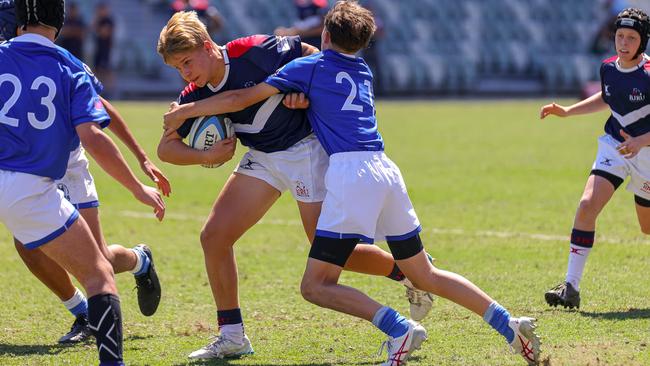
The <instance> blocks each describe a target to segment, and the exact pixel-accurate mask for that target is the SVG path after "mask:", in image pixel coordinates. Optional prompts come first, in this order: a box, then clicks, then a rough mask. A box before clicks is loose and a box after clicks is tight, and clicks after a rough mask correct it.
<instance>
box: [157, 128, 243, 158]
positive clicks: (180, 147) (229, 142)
mask: <svg viewBox="0 0 650 366" xmlns="http://www.w3.org/2000/svg"><path fill="white" fill-rule="evenodd" d="M236 146H237V139H236V138H235V137H234V136H233V137H229V138H227V139H223V140H220V141H217V142H215V143H214V145H213V146H212V147H211V148H210V149H208V150H205V151H202V150H196V149H193V148H191V147H189V146H187V145H185V143H183V141H182V138H181V136H180V135H179V134H178V133H177V132H176V131H173V133H171V134H163V136H162V138H161V139H160V143H158V158H160V160H162V161H164V162H166V163H170V164H174V165H198V164H203V165H212V164H222V163H225V162H226V161H228V160H230V159H232V157H233V155H234V154H235V148H236Z"/></svg>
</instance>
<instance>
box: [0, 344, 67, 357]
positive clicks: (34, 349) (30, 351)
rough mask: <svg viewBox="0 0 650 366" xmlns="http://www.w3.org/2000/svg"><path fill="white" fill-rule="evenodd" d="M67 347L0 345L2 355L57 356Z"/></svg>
mask: <svg viewBox="0 0 650 366" xmlns="http://www.w3.org/2000/svg"><path fill="white" fill-rule="evenodd" d="M65 348H66V347H65V346H60V345H51V344H7V343H0V355H16V356H21V355H56V354H59V353H61V351H63V350H64V349H65Z"/></svg>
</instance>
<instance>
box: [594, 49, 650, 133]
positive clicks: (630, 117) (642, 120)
mask: <svg viewBox="0 0 650 366" xmlns="http://www.w3.org/2000/svg"><path fill="white" fill-rule="evenodd" d="M616 60H617V58H616V57H612V58H609V59H607V60H605V61H603V64H602V65H601V67H600V81H601V89H602V96H603V100H604V101H605V103H607V104H608V105H609V107H610V109H611V112H612V114H611V115H610V117H609V118H608V119H607V122H606V123H605V132H606V133H608V134H609V135H611V136H612V137H614V138H615V139H617V140H618V141H624V139H623V137H622V136H621V134H620V130H621V129H622V130H624V131H625V132H626V133H628V134H629V135H631V136H640V135H643V134H645V133H648V132H650V99H649V98H650V62H648V60H647V59H644V61H642V62H641V63H640V64H639V65H637V66H636V67H634V68H631V69H621V68H620V67H619V66H618V65H617V62H616Z"/></svg>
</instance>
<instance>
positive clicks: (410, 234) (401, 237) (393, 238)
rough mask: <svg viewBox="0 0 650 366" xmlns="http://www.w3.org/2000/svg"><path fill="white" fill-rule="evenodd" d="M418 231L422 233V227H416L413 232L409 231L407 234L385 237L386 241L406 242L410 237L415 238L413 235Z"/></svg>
mask: <svg viewBox="0 0 650 366" xmlns="http://www.w3.org/2000/svg"><path fill="white" fill-rule="evenodd" d="M420 231H422V225H418V227H416V228H415V230H413V231H409V232H408V233H406V234H404V235H395V236H392V235H391V236H388V235H387V236H386V241H402V240H406V239H408V238H411V237H413V236H415V234H417V233H419V232H420Z"/></svg>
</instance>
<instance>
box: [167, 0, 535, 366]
mask: <svg viewBox="0 0 650 366" xmlns="http://www.w3.org/2000/svg"><path fill="white" fill-rule="evenodd" d="M374 31H375V24H374V19H373V16H372V13H371V12H370V11H368V10H367V9H364V8H362V7H361V6H360V5H359V4H358V3H357V2H355V1H339V2H337V3H336V5H334V7H333V8H332V9H331V10H330V11H329V12H328V14H327V16H326V17H325V29H324V30H323V34H322V39H323V42H322V49H323V51H322V52H321V53H317V54H314V55H311V56H307V57H303V58H299V59H296V60H293V61H291V62H289V63H288V64H286V65H284V66H283V67H282V68H280V69H279V70H278V71H277V72H276V73H275V74H274V75H272V76H270V77H268V78H266V80H265V81H264V82H261V83H258V84H257V85H255V86H253V87H250V88H246V89H240V90H233V91H229V92H224V93H221V94H219V95H215V96H212V97H210V98H207V99H204V100H200V101H197V102H195V103H192V104H188V105H183V106H178V107H174V108H172V110H171V111H170V112H169V113H168V114H167V115H166V116H165V118H166V120H170V121H174V122H175V123H179V122H182V121H184V120H185V119H187V118H191V117H196V116H201V115H208V114H220V113H228V112H235V111H238V110H240V109H243V108H245V107H247V106H249V105H253V104H255V103H259V102H260V101H261V100H264V99H266V98H269V97H272V96H274V95H276V94H279V93H287V92H300V93H304V94H305V95H306V96H307V97H308V98H309V101H310V107H309V109H307V116H308V118H309V121H310V123H311V125H312V127H313V129H314V133H315V135H316V136H317V137H318V139H319V140H320V142H321V145H322V146H323V148H324V149H325V151H326V152H327V155H328V156H329V167H328V168H327V174H326V176H325V186H326V190H327V195H326V196H325V200H324V202H323V207H322V210H321V212H320V216H319V218H318V224H317V227H316V236H315V238H314V240H313V243H312V247H311V250H310V252H309V259H308V262H307V268H306V270H305V273H304V275H303V279H302V283H301V292H302V295H303V297H304V298H305V299H306V300H307V301H309V302H311V303H314V304H316V305H319V306H321V307H325V308H329V309H332V310H336V311H339V312H343V313H346V314H349V315H353V316H356V317H359V318H362V319H365V320H368V321H370V322H372V324H373V325H375V326H376V327H377V328H378V329H379V330H381V331H382V332H384V333H385V334H386V335H387V336H388V344H389V347H388V358H387V360H386V362H385V363H384V365H387V366H401V365H404V364H405V363H406V361H407V359H408V357H409V356H410V354H411V353H412V352H413V351H414V350H416V349H417V348H418V347H419V346H420V344H421V343H422V341H424V339H426V331H425V330H424V328H422V327H421V326H419V325H417V324H415V323H414V322H412V321H409V320H408V319H406V318H405V317H404V316H402V315H400V314H399V313H398V312H397V311H395V310H394V309H392V308H390V307H388V306H383V305H382V304H379V303H378V302H376V301H375V300H373V299H371V298H370V297H368V296H367V295H365V294H364V293H362V292H361V291H358V290H356V289H354V288H351V287H348V286H343V285H340V284H339V283H338V281H339V278H340V274H341V271H342V270H343V267H344V266H345V265H346V263H347V262H348V259H349V258H350V255H351V253H352V252H353V251H354V250H355V248H357V247H358V246H357V244H359V243H360V242H361V241H363V242H366V243H373V242H374V241H376V240H377V241H378V240H386V241H387V242H388V247H389V248H390V250H391V253H392V255H393V258H394V259H395V261H396V263H397V265H398V266H399V268H401V270H402V271H403V273H404V274H405V275H406V277H407V278H408V279H409V280H410V281H411V282H412V283H413V284H415V285H416V288H418V289H419V290H422V291H426V292H429V293H433V294H435V295H438V296H441V297H444V298H447V299H449V300H451V301H453V302H455V303H457V304H459V305H461V306H463V307H465V308H467V309H469V310H471V311H473V312H474V313H476V314H477V315H479V316H481V317H483V319H484V320H485V321H486V322H487V323H488V324H489V325H490V326H491V327H492V328H494V329H495V330H496V331H497V332H498V333H499V334H501V335H502V336H503V337H504V338H505V339H506V341H507V342H508V344H510V346H511V347H512V348H513V350H515V351H516V352H517V353H518V354H520V355H521V357H523V358H524V359H525V361H526V362H527V363H529V364H535V363H537V362H538V360H539V354H540V341H539V338H538V337H537V335H536V334H535V332H534V330H535V324H534V319H532V318H526V317H522V318H515V317H511V316H510V313H509V312H508V311H507V310H506V309H505V308H504V307H502V306H501V305H499V303H497V302H496V301H495V300H494V299H492V298H491V297H490V296H488V295H487V294H486V293H485V292H483V291H482V290H481V289H479V288H478V287H477V286H476V285H474V284H473V283H471V282H470V281H468V280H467V279H465V278H463V277H462V276H460V275H458V274H456V273H452V272H448V271H444V270H441V269H438V268H436V267H435V266H434V265H433V264H432V263H431V262H430V261H429V259H428V257H427V254H426V252H425V250H424V247H423V244H422V240H421V238H420V235H419V233H420V231H421V226H420V222H419V220H418V217H417V215H416V213H415V209H414V208H413V205H412V203H411V200H410V198H409V196H408V193H407V189H406V185H405V183H404V179H403V177H402V175H401V172H400V170H399V168H398V167H397V165H395V163H394V162H393V161H391V160H390V159H389V158H388V156H387V155H386V154H385V153H384V141H383V138H382V136H381V134H380V133H379V132H378V128H377V120H376V114H375V105H374V96H373V92H372V79H373V77H372V73H371V72H370V68H369V67H368V65H367V64H366V63H365V61H364V60H363V59H362V58H360V57H356V53H357V52H358V51H360V50H361V49H363V48H365V47H366V46H367V45H368V42H369V41H370V38H371V37H372V36H373V33H374ZM166 122H168V121H166Z"/></svg>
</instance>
